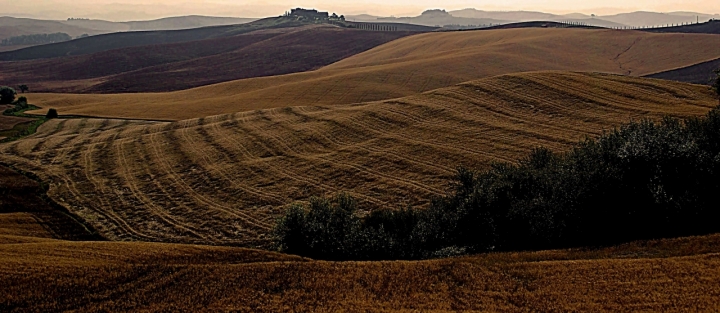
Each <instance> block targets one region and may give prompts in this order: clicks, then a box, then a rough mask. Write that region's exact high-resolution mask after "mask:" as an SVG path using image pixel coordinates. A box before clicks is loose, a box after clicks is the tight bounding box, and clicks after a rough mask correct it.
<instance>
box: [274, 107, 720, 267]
mask: <svg viewBox="0 0 720 313" xmlns="http://www.w3.org/2000/svg"><path fill="white" fill-rule="evenodd" d="M719 178H720V108H716V109H714V110H713V111H711V112H709V113H708V114H707V116H705V117H702V118H692V119H688V120H686V121H684V122H682V121H679V120H677V119H671V118H666V119H664V120H663V121H662V122H659V123H656V122H652V121H649V120H644V121H640V122H633V123H630V124H627V125H625V126H622V127H620V128H619V129H616V130H614V131H612V132H608V133H605V134H603V135H602V136H600V137H599V138H598V139H586V140H584V141H582V142H580V143H579V144H577V145H576V147H575V148H573V149H572V150H571V151H569V152H565V153H553V152H551V151H549V150H548V149H545V148H538V149H535V150H534V151H532V153H530V154H529V155H528V156H527V157H525V158H523V159H521V160H520V161H519V162H518V163H517V164H511V163H498V164H494V165H493V166H492V167H491V168H489V169H487V170H484V171H477V172H475V171H470V170H466V169H460V170H459V171H458V174H457V177H456V179H455V181H454V183H453V189H452V192H450V193H449V195H447V196H445V197H439V198H437V199H434V200H433V201H432V204H431V205H430V206H429V207H428V208H426V209H407V210H400V211H392V210H386V209H381V210H377V211H374V212H372V213H370V214H369V215H367V216H365V217H362V218H361V217H359V216H358V215H357V214H356V210H357V206H356V204H355V202H354V200H353V199H352V198H350V197H348V196H347V195H340V196H338V197H336V198H334V199H329V200H328V199H321V198H316V199H313V200H312V201H311V203H310V206H309V208H305V207H303V206H301V205H295V206H293V207H292V208H291V209H290V210H289V211H287V214H286V215H285V216H283V217H282V218H281V219H280V220H279V222H278V224H277V228H276V238H277V242H278V245H279V247H280V248H281V249H282V250H284V251H286V252H288V253H293V254H299V255H304V256H308V257H312V258H318V259H335V260H351V259H352V260H361V259H421V258H432V257H442V256H448V255H455V254H463V253H477V252H486V251H507V250H535V249H550V248H565V247H578V246H602V245H611V244H617V243H621V242H627V241H632V240H640V239H651V238H664V237H676V236H686V235H697V234H706V233H711V232H718V231H720V223H718V222H719V221H718V217H720V208H718V203H719V202H718V195H720V179H719Z"/></svg>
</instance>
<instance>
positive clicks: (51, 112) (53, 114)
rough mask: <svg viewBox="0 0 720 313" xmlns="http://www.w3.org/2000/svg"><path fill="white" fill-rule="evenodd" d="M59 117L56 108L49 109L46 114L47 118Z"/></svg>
mask: <svg viewBox="0 0 720 313" xmlns="http://www.w3.org/2000/svg"><path fill="white" fill-rule="evenodd" d="M57 117H58V113H57V110H55V109H50V110H48V112H47V114H46V115H45V118H47V119H51V118H57Z"/></svg>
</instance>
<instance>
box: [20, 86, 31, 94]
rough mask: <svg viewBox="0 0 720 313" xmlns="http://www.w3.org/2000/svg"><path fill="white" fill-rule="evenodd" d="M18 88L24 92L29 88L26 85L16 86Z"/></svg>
mask: <svg viewBox="0 0 720 313" xmlns="http://www.w3.org/2000/svg"><path fill="white" fill-rule="evenodd" d="M18 89H20V92H22V93H25V92H27V91H29V90H30V88H28V86H27V85H20V86H18Z"/></svg>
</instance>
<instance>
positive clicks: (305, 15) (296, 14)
mask: <svg viewBox="0 0 720 313" xmlns="http://www.w3.org/2000/svg"><path fill="white" fill-rule="evenodd" d="M285 16H286V17H292V18H296V19H298V20H309V21H345V16H343V15H341V16H337V14H335V13H333V14H332V15H330V14H329V13H328V12H319V11H318V10H308V9H302V8H297V9H292V10H290V12H287V13H285Z"/></svg>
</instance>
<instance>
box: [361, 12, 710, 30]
mask: <svg viewBox="0 0 720 313" xmlns="http://www.w3.org/2000/svg"><path fill="white" fill-rule="evenodd" d="M437 11H441V10H428V11H425V12H423V14H421V15H419V16H416V17H381V16H373V15H368V14H360V15H349V16H347V18H348V19H349V20H354V21H360V22H375V21H383V22H403V23H414V24H421V25H427V26H435V25H440V26H443V25H451V24H455V25H470V24H474V25H482V24H488V23H493V24H498V23H501V24H502V23H517V22H534V21H547V22H573V23H582V24H586V25H589V26H599V27H609V28H623V27H660V26H665V25H671V26H672V25H678V24H680V25H682V24H688V23H695V22H707V21H708V20H710V19H720V14H705V13H695V12H669V13H658V12H644V11H637V12H629V13H622V14H614V15H594V14H590V15H588V14H583V13H570V14H552V13H545V12H537V11H483V10H478V9H473V8H468V9H462V10H454V11H447V12H445V11H442V12H445V13H446V14H447V16H444V17H443V18H442V19H440V18H439V17H438V14H437ZM438 22H441V23H438Z"/></svg>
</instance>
